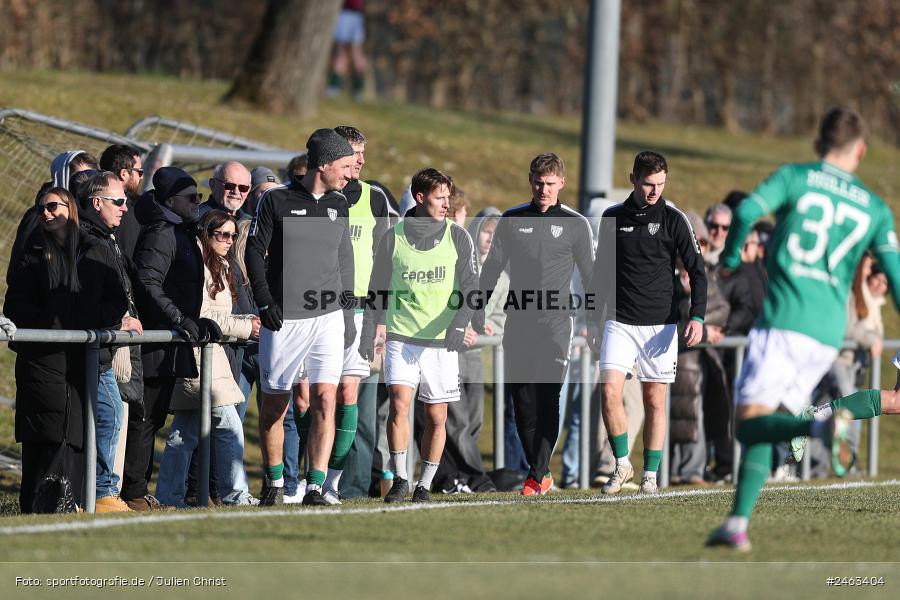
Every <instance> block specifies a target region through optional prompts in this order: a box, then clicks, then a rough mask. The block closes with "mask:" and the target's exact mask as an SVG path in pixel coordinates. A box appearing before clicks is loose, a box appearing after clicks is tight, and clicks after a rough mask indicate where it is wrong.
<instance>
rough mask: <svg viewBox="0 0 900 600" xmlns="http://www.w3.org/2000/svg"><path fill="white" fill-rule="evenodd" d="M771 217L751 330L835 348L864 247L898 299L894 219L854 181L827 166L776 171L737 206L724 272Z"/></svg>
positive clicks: (899, 263) (794, 166) (792, 166)
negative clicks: (762, 285)
mask: <svg viewBox="0 0 900 600" xmlns="http://www.w3.org/2000/svg"><path fill="white" fill-rule="evenodd" d="M768 214H774V215H775V219H776V222H775V231H774V233H773V234H772V238H771V240H770V242H769V245H768V247H767V249H766V265H767V269H768V273H769V285H768V288H767V289H766V298H765V302H764V303H763V311H762V314H761V315H760V317H759V319H758V320H757V322H756V327H758V328H762V329H787V330H790V331H796V332H799V333H802V334H805V335H808V336H810V337H812V338H814V339H816V340H818V341H820V342H822V343H823V344H827V345H829V346H833V347H835V348H840V347H841V345H842V343H843V338H844V332H845V331H846V329H847V296H848V294H849V290H850V285H851V283H852V282H853V276H854V274H855V272H856V268H857V266H858V265H859V262H860V259H861V258H862V255H863V253H864V252H865V251H866V250H867V249H871V250H872V251H873V252H874V253H875V256H876V258H877V259H878V261H879V263H880V264H881V266H882V268H883V269H884V272H885V274H886V275H887V277H888V281H889V282H890V286H891V291H892V293H893V296H894V301H895V303H896V302H897V300H898V291H900V255H898V250H897V235H896V233H895V232H894V218H893V215H892V214H891V211H890V209H889V208H888V207H887V206H886V205H885V204H884V202H883V201H882V200H881V198H879V197H878V196H876V195H875V194H874V193H873V192H872V191H871V190H869V189H868V188H867V187H866V186H865V185H863V183H862V182H861V181H860V180H859V179H858V178H857V177H856V176H854V175H853V174H851V173H848V172H846V171H843V170H841V169H839V168H837V167H835V166H834V165H831V164H829V163H827V162H825V161H819V162H814V163H804V164H788V165H784V166H782V167H781V168H779V169H778V170H777V171H775V172H774V173H772V174H771V175H770V176H769V177H768V179H766V180H765V181H764V182H762V183H761V184H760V185H759V186H758V187H757V188H756V189H755V190H753V192H752V193H751V194H750V196H748V197H747V198H746V199H745V200H744V201H743V202H742V203H741V205H740V206H739V207H738V209H737V211H736V213H735V216H734V219H733V222H732V227H731V235H729V237H728V240H727V242H726V244H725V248H724V250H723V251H722V256H721V261H722V264H723V265H724V266H725V267H726V268H728V269H735V268H737V267H738V266H739V265H740V262H741V259H740V249H741V246H742V245H743V243H744V240H745V238H746V237H747V234H748V233H749V231H750V229H751V227H752V226H753V224H754V223H755V222H756V221H757V220H758V219H760V218H761V217H763V216H765V215H768Z"/></svg>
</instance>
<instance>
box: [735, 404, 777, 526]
mask: <svg viewBox="0 0 900 600" xmlns="http://www.w3.org/2000/svg"><path fill="white" fill-rule="evenodd" d="M760 418H762V417H760ZM750 420H751V421H752V420H755V419H750ZM771 470H772V444H752V445H746V446H744V457H743V459H742V460H741V470H740V473H739V475H738V484H737V490H735V492H734V506H733V507H732V508H731V514H732V515H733V516H736V517H747V518H749V517H750V513H752V512H753V506H754V505H755V504H756V499H757V498H759V491H760V490H761V489H762V487H763V486H764V485H765V484H766V480H767V479H768V478H769V472H770V471H771Z"/></svg>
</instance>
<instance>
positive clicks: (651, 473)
mask: <svg viewBox="0 0 900 600" xmlns="http://www.w3.org/2000/svg"><path fill="white" fill-rule="evenodd" d="M644 477H646V478H647V479H652V480H654V481H656V471H644Z"/></svg>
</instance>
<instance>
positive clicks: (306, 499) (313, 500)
mask: <svg viewBox="0 0 900 600" xmlns="http://www.w3.org/2000/svg"><path fill="white" fill-rule="evenodd" d="M310 487H312V489H310ZM302 504H303V505H304V506H328V502H327V501H326V500H325V497H324V496H322V490H321V489H319V487H318V486H306V493H305V494H304V495H303V503H302Z"/></svg>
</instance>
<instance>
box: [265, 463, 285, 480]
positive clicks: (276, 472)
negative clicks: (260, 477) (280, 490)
mask: <svg viewBox="0 0 900 600" xmlns="http://www.w3.org/2000/svg"><path fill="white" fill-rule="evenodd" d="M266 477H267V478H268V479H269V481H278V480H279V479H281V478H282V477H284V463H278V464H277V465H266Z"/></svg>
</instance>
